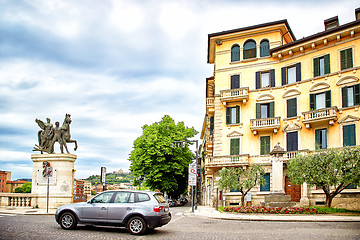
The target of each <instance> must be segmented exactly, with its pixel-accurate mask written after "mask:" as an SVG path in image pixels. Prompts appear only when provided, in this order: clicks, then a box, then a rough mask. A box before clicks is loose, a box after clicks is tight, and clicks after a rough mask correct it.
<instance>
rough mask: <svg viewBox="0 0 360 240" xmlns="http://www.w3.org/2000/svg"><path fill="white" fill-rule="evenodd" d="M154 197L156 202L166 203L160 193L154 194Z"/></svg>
mask: <svg viewBox="0 0 360 240" xmlns="http://www.w3.org/2000/svg"><path fill="white" fill-rule="evenodd" d="M154 197H155V198H156V200H157V201H158V203H166V199H165V198H164V197H163V195H161V194H155V195H154Z"/></svg>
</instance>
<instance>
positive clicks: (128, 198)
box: [114, 192, 135, 203]
mask: <svg viewBox="0 0 360 240" xmlns="http://www.w3.org/2000/svg"><path fill="white" fill-rule="evenodd" d="M134 202H135V198H134V193H130V192H117V193H116V197H115V199H114V203H134Z"/></svg>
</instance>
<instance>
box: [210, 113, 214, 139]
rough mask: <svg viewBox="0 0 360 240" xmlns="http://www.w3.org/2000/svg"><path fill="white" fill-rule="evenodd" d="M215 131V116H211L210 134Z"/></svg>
mask: <svg viewBox="0 0 360 240" xmlns="http://www.w3.org/2000/svg"><path fill="white" fill-rule="evenodd" d="M213 131H214V116H212V117H210V135H213Z"/></svg>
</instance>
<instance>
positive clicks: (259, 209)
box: [222, 206, 325, 214]
mask: <svg viewBox="0 0 360 240" xmlns="http://www.w3.org/2000/svg"><path fill="white" fill-rule="evenodd" d="M222 211H223V212H234V213H270V214H324V213H325V211H324V210H322V211H321V210H318V209H316V208H313V207H263V206H246V207H243V206H239V207H224V208H223V209H222Z"/></svg>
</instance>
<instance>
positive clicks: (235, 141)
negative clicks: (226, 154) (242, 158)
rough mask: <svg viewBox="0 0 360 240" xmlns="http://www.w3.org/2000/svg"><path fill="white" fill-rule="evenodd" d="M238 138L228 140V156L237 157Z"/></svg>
mask: <svg viewBox="0 0 360 240" xmlns="http://www.w3.org/2000/svg"><path fill="white" fill-rule="evenodd" d="M239 150H240V138H232V139H230V155H239V153H240V151H239Z"/></svg>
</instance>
